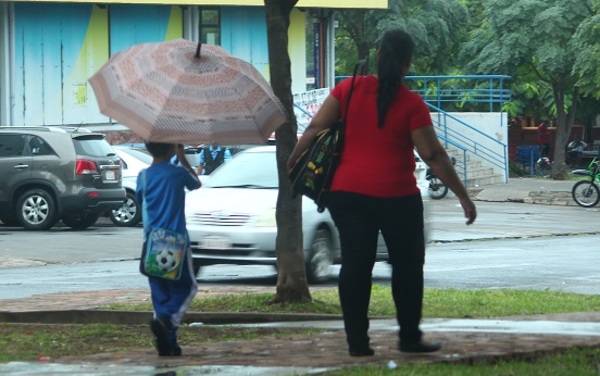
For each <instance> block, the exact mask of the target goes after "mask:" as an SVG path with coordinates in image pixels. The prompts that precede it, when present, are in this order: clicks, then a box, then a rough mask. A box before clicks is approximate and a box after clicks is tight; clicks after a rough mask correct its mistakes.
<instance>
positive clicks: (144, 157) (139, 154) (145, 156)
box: [119, 148, 152, 165]
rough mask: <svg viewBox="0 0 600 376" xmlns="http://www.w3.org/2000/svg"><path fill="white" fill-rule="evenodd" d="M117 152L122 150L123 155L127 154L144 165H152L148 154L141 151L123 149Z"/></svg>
mask: <svg viewBox="0 0 600 376" xmlns="http://www.w3.org/2000/svg"><path fill="white" fill-rule="evenodd" d="M119 150H122V151H123V152H124V153H127V154H129V155H131V156H132V157H134V158H135V159H138V160H140V161H142V162H144V163H146V164H149V165H150V164H152V156H151V155H149V154H148V153H144V152H143V151H141V150H137V149H125V148H119Z"/></svg>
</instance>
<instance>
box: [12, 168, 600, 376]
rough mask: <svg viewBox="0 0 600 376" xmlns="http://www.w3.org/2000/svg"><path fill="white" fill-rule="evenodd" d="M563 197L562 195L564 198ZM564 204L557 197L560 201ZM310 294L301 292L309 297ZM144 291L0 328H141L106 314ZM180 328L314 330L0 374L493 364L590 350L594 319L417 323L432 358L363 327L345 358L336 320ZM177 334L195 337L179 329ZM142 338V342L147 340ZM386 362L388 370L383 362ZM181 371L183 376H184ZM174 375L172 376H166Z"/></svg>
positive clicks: (524, 182)
mask: <svg viewBox="0 0 600 376" xmlns="http://www.w3.org/2000/svg"><path fill="white" fill-rule="evenodd" d="M573 184H574V182H573V181H552V180H546V179H530V178H522V179H511V180H510V182H509V183H508V184H498V185H494V186H486V187H479V188H471V189H470V192H471V194H472V196H473V197H474V199H475V200H477V201H498V202H502V201H510V202H524V203H536V204H551V205H574V203H572V200H571V201H569V198H568V197H570V189H571V187H572V186H573ZM567 195H568V196H567ZM563 196H564V197H563ZM317 288H318V287H316V288H313V287H311V289H317ZM248 292H268V293H274V287H244V288H239V289H238V290H235V289H232V288H231V287H214V286H210V287H208V288H207V287H203V286H201V288H200V292H199V294H198V296H203V297H204V296H208V295H219V294H223V293H248ZM148 300H149V291H148V290H145V289H144V290H126V291H122V290H109V291H92V292H74V293H61V294H49V295H42V296H34V297H31V298H27V299H14V300H2V301H0V304H1V308H0V310H1V311H3V312H0V322H47V323H50V322H55V323H61V322H66V323H74V322H81V323H85V322H112V323H130V324H131V323H139V324H143V325H146V324H147V322H148V321H149V319H150V317H151V313H150V312H107V311H100V310H98V307H101V306H103V305H106V304H109V303H119V304H137V303H141V302H148ZM185 320H186V322H187V323H194V322H196V323H197V322H202V323H203V324H204V325H211V324H228V325H243V326H248V325H251V326H263V327H273V326H275V327H282V328H283V327H304V328H319V329H322V330H323V331H322V332H320V333H317V334H312V335H294V336H289V337H285V338H262V339H259V340H243V341H236V342H219V343H207V344H205V345H203V346H202V347H201V348H189V347H183V353H184V355H183V356H181V357H179V358H159V357H158V356H156V353H155V351H154V349H150V348H148V349H140V350H135V351H127V352H119V353H104V354H96V355H92V356H85V357H65V358H61V359H56V360H53V361H52V362H37V363H9V364H0V374H13V373H18V372H23V373H21V374H24V375H26V374H34V373H35V372H38V373H37V374H42V373H43V374H48V375H52V374H58V373H69V374H71V375H77V374H86V375H110V374H132V375H154V374H157V373H158V372H160V373H165V374H166V372H178V371H181V372H182V373H184V374H194V375H196V374H197V375H202V374H218V375H291V374H295V375H305V374H316V373H320V372H323V371H325V370H331V369H339V368H345V367H352V366H356V365H361V364H376V365H382V366H386V365H391V366H393V364H394V363H395V364H402V363H408V362H464V363H492V362H494V361H497V360H499V359H505V360H514V359H530V358H533V357H536V356H539V355H542V354H551V353H555V352H560V351H562V350H564V349H567V348H572V347H598V346H600V324H599V322H600V312H590V313H577V314H559V315H546V316H523V317H509V318H498V319H490V320H469V319H465V320H450V319H427V320H424V321H423V325H422V329H423V331H424V332H425V336H426V339H427V340H432V341H440V342H442V343H443V345H444V347H443V349H442V350H441V351H440V352H437V353H432V354H426V355H415V354H403V353H400V352H399V351H398V350H397V347H396V339H397V327H396V324H395V322H394V320H372V321H371V330H370V332H369V334H370V336H371V339H372V346H373V348H374V349H375V351H376V355H375V356H373V357H361V358H354V357H350V356H349V355H348V353H347V348H346V343H345V337H344V332H343V329H342V323H341V318H340V317H338V316H328V315H322V316H305V315H268V314H266V315H262V314H243V313H242V314H229V313H227V314H224V313H202V312H189V313H188V314H187V315H186V317H185ZM181 330H182V331H186V330H199V331H198V333H201V328H200V329H196V328H190V327H186V326H184V327H182V328H181ZM148 335H150V333H148ZM392 361H393V363H391V362H392ZM186 372H187V373H186ZM173 374H174V373H173Z"/></svg>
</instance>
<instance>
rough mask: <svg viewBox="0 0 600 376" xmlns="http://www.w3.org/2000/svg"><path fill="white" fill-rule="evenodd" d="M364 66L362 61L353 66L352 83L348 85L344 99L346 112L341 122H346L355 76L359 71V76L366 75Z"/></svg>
mask: <svg viewBox="0 0 600 376" xmlns="http://www.w3.org/2000/svg"><path fill="white" fill-rule="evenodd" d="M366 68H367V66H366V64H365V61H364V60H361V61H359V62H358V63H356V65H354V72H353V73H352V82H351V83H350V92H349V93H348V98H346V110H345V111H344V116H343V117H342V121H344V122H345V121H346V119H347V118H348V109H350V100H351V99H352V93H353V92H354V81H355V80H356V74H357V73H358V70H359V69H360V75H361V76H364V75H365V73H366Z"/></svg>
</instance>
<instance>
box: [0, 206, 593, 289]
mask: <svg viewBox="0 0 600 376" xmlns="http://www.w3.org/2000/svg"><path fill="white" fill-rule="evenodd" d="M478 209H479V213H480V216H479V218H478V220H477V223H476V224H475V225H472V226H465V225H464V219H463V218H462V213H461V209H460V207H459V206H458V205H457V202H456V200H454V199H446V200H441V201H429V202H428V203H427V213H428V215H427V218H428V228H429V231H428V233H429V240H430V244H429V247H428V251H427V262H426V267H425V278H426V287H437V288H450V287H453V288H461V289H462V288H503V287H511V288H531V289H551V290H557V291H568V292H578V293H585V294H597V293H600V287H598V286H599V284H598V282H599V281H600V270H599V269H598V268H597V265H599V264H600V252H597V244H598V243H599V241H600V226H598V223H597V221H598V218H599V217H598V215H599V213H598V212H599V211H600V210H599V209H583V208H579V207H562V206H548V205H531V204H522V203H506V202H505V203H487V202H480V203H478ZM103 223H104V224H100V225H98V226H94V227H92V228H90V229H88V230H86V231H83V232H77V231H71V230H70V229H68V228H55V229H52V230H50V231H48V232H28V231H24V230H21V229H17V228H8V227H0V254H1V256H0V276H1V277H0V300H1V299H15V298H24V297H29V296H32V295H35V294H47V293H54V292H64V291H90V290H101V289H121V288H147V282H146V279H145V278H143V277H141V276H140V274H139V273H138V271H137V265H138V262H137V260H136V258H137V257H139V253H140V249H139V248H140V244H141V234H142V229H141V228H140V227H136V228H118V227H113V226H110V225H108V224H107V223H108V222H103ZM336 274H337V267H336V268H335V270H334V271H333V273H332V282H331V284H332V285H334V284H335V275H336ZM374 279H375V281H376V282H377V283H384V284H386V283H389V267H388V265H387V264H385V263H380V264H377V266H376V267H375V270H374ZM199 281H200V284H218V285H224V284H238V285H262V286H265V285H266V286H269V285H275V282H276V276H275V274H274V270H273V268H271V267H267V266H226V265H217V266H210V267H206V268H204V269H203V270H202V272H201V273H200V275H199Z"/></svg>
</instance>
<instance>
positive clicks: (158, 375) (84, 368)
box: [0, 362, 333, 376]
mask: <svg viewBox="0 0 600 376" xmlns="http://www.w3.org/2000/svg"><path fill="white" fill-rule="evenodd" d="M331 370H333V368H305V367H252V366H226V365H223V366H218V365H217V366H183V367H174V368H160V369H157V368H156V367H153V366H122V365H96V364H58V363H27V362H10V363H5V364H0V375H4V374H6V375H28V376H56V375H71V376H92V375H93V376H104V375H105V376H109V375H110V376H113V375H124V376H127V375H136V376H200V375H219V376H259V375H260V376H291V375H311V374H317V373H322V372H325V371H331Z"/></svg>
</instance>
